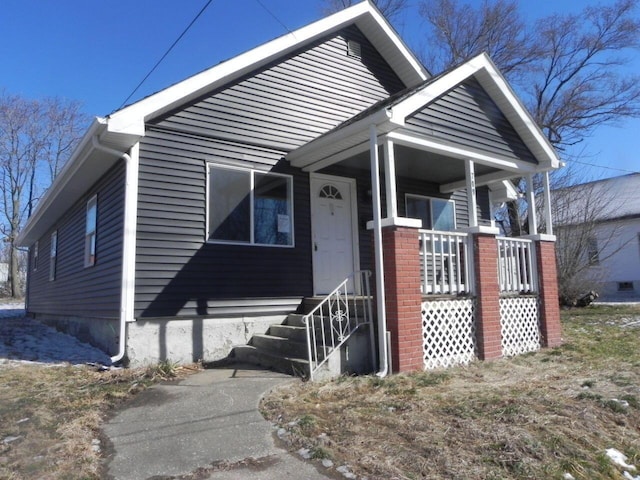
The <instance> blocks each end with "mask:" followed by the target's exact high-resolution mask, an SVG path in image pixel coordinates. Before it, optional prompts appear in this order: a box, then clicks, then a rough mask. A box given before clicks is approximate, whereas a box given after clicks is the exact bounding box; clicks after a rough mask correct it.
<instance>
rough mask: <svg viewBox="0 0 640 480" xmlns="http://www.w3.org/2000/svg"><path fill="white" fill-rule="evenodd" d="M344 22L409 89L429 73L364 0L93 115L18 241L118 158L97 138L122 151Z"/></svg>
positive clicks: (23, 242) (40, 229)
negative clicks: (157, 123)
mask: <svg viewBox="0 0 640 480" xmlns="http://www.w3.org/2000/svg"><path fill="white" fill-rule="evenodd" d="M349 25H355V26H356V27H358V28H359V29H360V31H361V32H362V33H363V34H364V35H365V36H366V37H367V38H368V39H369V41H370V42H371V43H372V44H373V46H374V47H375V48H376V49H377V50H378V52H379V53H380V55H381V56H382V57H383V58H384V59H385V61H386V62H387V63H388V64H389V65H390V66H391V68H392V69H393V70H394V71H395V73H396V74H397V75H398V77H399V78H400V79H401V80H402V82H403V83H404V84H405V85H407V86H408V87H413V86H415V85H419V84H421V83H422V82H423V81H424V80H425V79H427V78H428V77H429V73H428V72H427V70H426V69H425V68H424V67H423V66H422V64H421V63H420V62H419V61H418V59H417V58H416V57H415V56H414V55H413V53H412V52H411V51H410V50H409V48H408V47H407V46H406V45H405V43H404V42H403V41H402V39H401V38H400V36H399V35H398V34H397V33H396V32H395V30H394V29H393V27H391V25H390V24H389V23H388V22H387V20H386V19H385V18H384V17H383V16H382V14H381V13H380V12H379V11H378V9H377V8H376V7H375V6H374V5H373V4H372V3H371V2H370V0H365V1H363V2H361V3H358V4H356V5H354V6H352V7H349V8H346V9H344V10H342V11H340V12H338V13H335V14H333V15H330V16H328V17H326V18H323V19H321V20H318V21H316V22H314V23H311V24H309V25H307V26H305V27H302V28H300V29H298V30H295V31H293V32H291V33H289V34H287V35H283V36H281V37H279V38H276V39H275V40H272V41H270V42H267V43H265V44H263V45H261V46H258V47H256V48H254V49H252V50H249V51H247V52H246V53H243V54H241V55H238V56H236V57H234V58H232V59H230V60H227V61H225V62H222V63H220V64H218V65H216V66H214V67H212V68H210V69H208V70H205V71H203V72H200V73H198V74H196V75H193V76H191V77H189V78H187V79H185V80H183V81H181V82H178V83H176V84H174V85H172V86H170V87H168V88H166V89H164V90H161V91H159V92H157V93H154V94H152V95H150V96H148V97H146V98H144V99H142V100H140V101H138V102H136V103H133V104H131V105H128V106H126V107H124V108H122V109H120V110H118V111H116V112H114V113H112V114H110V115H108V116H107V117H105V118H99V117H98V118H96V119H95V120H94V121H93V123H92V124H91V126H90V127H89V129H88V130H87V132H86V133H85V135H84V137H83V138H82V140H81V141H80V144H79V146H78V147H77V148H76V150H75V151H74V153H73V155H72V156H71V158H70V159H69V161H68V162H67V164H66V165H65V167H64V168H63V169H62V171H61V172H60V174H59V175H58V177H57V178H56V180H55V181H54V183H53V184H52V185H51V187H50V188H49V190H48V191H47V192H46V193H45V195H44V196H43V197H42V199H41V200H40V202H39V203H38V205H37V207H36V209H35V211H34V213H33V215H32V216H31V218H30V219H29V221H28V222H27V224H26V225H25V226H24V228H23V230H22V232H21V233H20V236H19V237H18V240H17V241H18V245H20V246H28V245H31V244H32V243H34V242H35V241H36V240H37V239H38V238H40V237H41V236H42V235H44V234H45V233H46V231H47V230H48V229H49V228H51V226H52V225H53V224H54V223H55V222H56V221H57V216H56V215H51V214H49V215H47V214H46V212H57V213H62V212H65V211H66V210H68V209H69V208H70V207H71V206H72V205H73V204H74V203H75V202H77V201H78V200H79V199H80V198H81V197H82V195H83V194H84V192H85V191H86V189H87V187H88V186H90V185H92V184H93V183H95V182H96V181H97V180H98V179H99V178H100V176H101V175H103V174H104V173H105V172H106V171H107V170H108V169H109V168H111V166H113V165H114V164H115V163H116V162H117V161H118V160H119V158H120V157H119V156H117V155H116V154H115V152H111V153H108V152H105V151H104V150H99V149H98V148H96V145H95V140H96V139H98V140H99V141H100V143H101V144H103V145H105V146H107V147H109V148H111V149H113V150H116V151H118V152H123V153H124V152H127V151H129V149H131V148H132V147H133V146H134V145H135V144H136V143H137V142H138V141H139V140H140V138H141V137H143V136H144V135H145V122H147V121H149V120H152V119H153V118H156V117H158V116H160V115H162V114H164V113H166V112H169V111H171V110H173V109H175V108H177V107H179V106H180V105H183V104H186V103H188V102H190V101H192V100H194V99H196V98H198V97H200V96H202V95H204V94H205V93H207V92H209V91H212V90H214V89H216V88H219V87H222V86H224V85H226V84H228V83H230V82H232V81H234V80H236V79H238V78H240V77H242V76H243V75H246V74H248V73H250V72H252V71H255V70H258V69H260V68H261V67H263V66H265V65H268V64H269V63H271V62H273V61H275V60H276V59H278V58H281V57H283V56H285V55H287V54H288V53H291V52H294V51H296V50H298V49H300V48H303V47H304V46H306V45H309V44H311V43H312V42H314V41H316V40H318V39H321V38H323V37H326V36H328V35H331V34H332V33H335V32H338V31H340V30H342V29H343V28H345V27H347V26H349Z"/></svg>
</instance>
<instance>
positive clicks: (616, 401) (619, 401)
mask: <svg viewBox="0 0 640 480" xmlns="http://www.w3.org/2000/svg"><path fill="white" fill-rule="evenodd" d="M611 401H612V402H615V403H617V404H618V405H620V406H621V407H624V408H628V407H629V402H627V401H626V400H618V399H617V398H612V399H611Z"/></svg>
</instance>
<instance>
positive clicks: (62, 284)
mask: <svg viewBox="0 0 640 480" xmlns="http://www.w3.org/2000/svg"><path fill="white" fill-rule="evenodd" d="M124 178H125V164H124V162H123V161H120V162H119V163H118V164H116V165H115V166H114V167H113V168H112V169H111V170H110V171H109V172H107V174H105V175H104V177H102V179H101V180H100V181H99V182H98V183H97V184H96V185H94V186H93V187H91V188H90V189H89V190H88V191H87V193H86V195H85V196H84V197H83V198H82V199H80V200H79V201H78V202H77V203H76V204H75V205H74V206H73V207H72V208H71V209H70V210H69V211H68V212H66V214H65V215H64V216H63V217H62V218H61V219H60V220H58V221H57V222H56V226H55V228H53V229H51V230H50V231H49V232H47V234H46V235H44V236H43V237H42V238H41V239H40V240H39V260H38V269H37V270H36V271H34V270H33V260H32V259H31V258H30V260H31V261H30V264H29V291H28V295H29V298H28V299H27V302H28V311H29V313H35V314H39V315H46V314H51V315H63V316H69V317H84V318H118V317H119V312H120V285H121V280H122V236H123V222H124ZM96 193H97V195H98V216H97V228H96V263H95V265H94V266H92V267H87V268H85V266H84V242H85V236H84V235H85V225H86V206H87V201H88V200H89V198H91V197H92V196H93V195H95V194H96ZM54 230H57V231H58V257H57V262H56V278H55V280H53V281H50V280H49V267H50V265H49V254H50V248H51V233H52V232H53V231H54ZM32 249H33V247H32ZM31 254H32V252H31ZM30 257H31V255H30Z"/></svg>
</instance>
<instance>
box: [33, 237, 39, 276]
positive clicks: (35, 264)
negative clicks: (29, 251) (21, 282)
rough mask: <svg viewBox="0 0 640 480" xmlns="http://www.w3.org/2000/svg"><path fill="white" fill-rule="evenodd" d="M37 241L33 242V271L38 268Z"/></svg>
mask: <svg viewBox="0 0 640 480" xmlns="http://www.w3.org/2000/svg"><path fill="white" fill-rule="evenodd" d="M38 249H39V246H38V242H36V243H34V244H33V271H34V272H35V271H37V270H38Z"/></svg>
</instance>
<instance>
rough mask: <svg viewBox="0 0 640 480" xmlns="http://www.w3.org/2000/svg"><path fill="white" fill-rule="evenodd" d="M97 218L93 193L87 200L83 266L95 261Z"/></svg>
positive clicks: (96, 199) (95, 197)
mask: <svg viewBox="0 0 640 480" xmlns="http://www.w3.org/2000/svg"><path fill="white" fill-rule="evenodd" d="M97 220H98V196H97V195H94V196H93V197H91V198H90V199H89V201H88V202H87V222H86V228H85V234H84V266H85V267H91V266H93V265H95V263H96V234H97V232H96V226H97V223H98V222H97Z"/></svg>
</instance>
